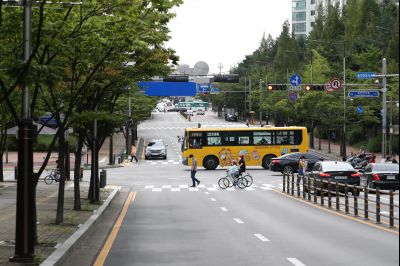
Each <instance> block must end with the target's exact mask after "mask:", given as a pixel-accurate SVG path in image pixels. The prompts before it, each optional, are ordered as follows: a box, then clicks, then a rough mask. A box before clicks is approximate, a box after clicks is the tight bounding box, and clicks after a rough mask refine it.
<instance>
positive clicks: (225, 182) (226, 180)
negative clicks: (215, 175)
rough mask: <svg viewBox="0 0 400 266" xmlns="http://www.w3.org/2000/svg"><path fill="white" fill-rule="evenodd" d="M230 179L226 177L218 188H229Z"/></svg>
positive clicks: (219, 182)
mask: <svg viewBox="0 0 400 266" xmlns="http://www.w3.org/2000/svg"><path fill="white" fill-rule="evenodd" d="M229 183H230V182H229V179H228V178H226V177H222V178H220V179H219V180H218V186H219V187H220V188H222V189H225V188H227V187H229Z"/></svg>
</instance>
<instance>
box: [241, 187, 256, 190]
mask: <svg viewBox="0 0 400 266" xmlns="http://www.w3.org/2000/svg"><path fill="white" fill-rule="evenodd" d="M244 190H250V191H251V190H255V189H254V188H252V187H246V188H244Z"/></svg>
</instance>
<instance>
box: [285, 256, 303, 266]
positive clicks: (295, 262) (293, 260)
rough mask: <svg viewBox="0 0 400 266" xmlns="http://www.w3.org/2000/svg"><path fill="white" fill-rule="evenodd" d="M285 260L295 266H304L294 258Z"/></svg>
mask: <svg viewBox="0 0 400 266" xmlns="http://www.w3.org/2000/svg"><path fill="white" fill-rule="evenodd" d="M287 259H288V261H290V262H291V263H292V264H293V265H295V266H306V265H305V264H304V263H302V262H301V261H299V260H298V259H296V258H287Z"/></svg>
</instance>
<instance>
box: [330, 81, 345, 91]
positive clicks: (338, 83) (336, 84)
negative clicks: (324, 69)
mask: <svg viewBox="0 0 400 266" xmlns="http://www.w3.org/2000/svg"><path fill="white" fill-rule="evenodd" d="M329 86H330V87H331V88H332V89H334V90H338V89H340V88H341V87H342V82H341V81H340V80H339V79H332V80H331V82H330V83H329Z"/></svg>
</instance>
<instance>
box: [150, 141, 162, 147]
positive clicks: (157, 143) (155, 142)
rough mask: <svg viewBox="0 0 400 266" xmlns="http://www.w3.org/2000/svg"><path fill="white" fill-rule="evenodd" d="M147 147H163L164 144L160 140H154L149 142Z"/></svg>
mask: <svg viewBox="0 0 400 266" xmlns="http://www.w3.org/2000/svg"><path fill="white" fill-rule="evenodd" d="M147 146H149V147H162V146H164V143H163V142H162V141H160V140H155V141H150V142H149V144H147Z"/></svg>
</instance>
